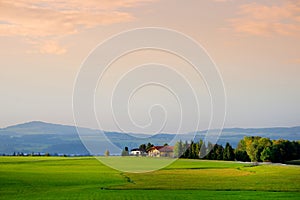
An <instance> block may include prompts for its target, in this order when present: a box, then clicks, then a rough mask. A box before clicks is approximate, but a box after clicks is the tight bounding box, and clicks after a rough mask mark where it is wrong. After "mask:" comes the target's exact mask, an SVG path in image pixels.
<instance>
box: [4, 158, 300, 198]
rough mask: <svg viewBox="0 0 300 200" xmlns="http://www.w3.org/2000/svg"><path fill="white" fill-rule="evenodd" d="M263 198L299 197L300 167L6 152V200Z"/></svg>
mask: <svg viewBox="0 0 300 200" xmlns="http://www.w3.org/2000/svg"><path fill="white" fill-rule="evenodd" d="M116 159H117V158H116ZM126 159H139V158H126ZM142 159H145V158H141V161H142ZM137 161H139V160H137ZM257 197H259V198H260V199H261V198H263V199H299V198H300V167H299V166H275V165H260V166H251V165H249V164H243V163H235V162H222V161H203V160H183V159H180V160H177V161H176V162H174V163H173V164H171V165H170V166H168V167H166V168H164V169H161V170H159V171H154V172H149V173H124V172H119V171H116V170H113V169H111V168H108V167H106V166H105V165H103V164H101V163H100V162H99V161H98V160H97V159H95V158H92V157H81V158H65V157H0V199H185V200H188V199H201V198H202V199H203V198H204V199H233V198H234V199H254V198H255V199H256V198H257Z"/></svg>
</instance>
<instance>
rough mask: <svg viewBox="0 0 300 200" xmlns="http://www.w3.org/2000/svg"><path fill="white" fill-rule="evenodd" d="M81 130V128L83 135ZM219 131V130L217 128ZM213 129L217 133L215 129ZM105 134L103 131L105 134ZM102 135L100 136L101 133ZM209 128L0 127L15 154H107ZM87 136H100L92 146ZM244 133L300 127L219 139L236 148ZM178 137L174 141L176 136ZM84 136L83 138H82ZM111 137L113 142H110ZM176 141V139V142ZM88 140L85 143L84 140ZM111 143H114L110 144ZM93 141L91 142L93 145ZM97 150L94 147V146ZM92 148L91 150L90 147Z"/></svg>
mask: <svg viewBox="0 0 300 200" xmlns="http://www.w3.org/2000/svg"><path fill="white" fill-rule="evenodd" d="M77 130H79V132H80V135H79V134H78V132H77ZM214 131H215V132H217V130H214ZM214 131H213V132H214ZM101 133H103V134H102V135H101ZM98 135H100V136H98ZM205 135H206V131H199V132H196V133H187V134H177V135H176V134H163V133H161V134H156V135H145V134H137V133H120V132H102V131H100V130H94V129H88V128H76V127H75V126H68V125H60V124H51V123H46V122H40V121H32V122H27V123H23V124H18V125H14V126H9V127H6V128H2V129H0V137H1V139H0V154H13V153H14V152H15V153H17V152H23V153H32V152H35V153H37V152H41V153H46V152H48V153H50V154H68V155H72V154H76V155H88V154H99V155H101V154H103V153H104V151H105V149H108V148H110V146H109V145H113V146H114V147H113V148H111V149H109V150H110V152H111V154H115V155H117V154H120V153H121V151H122V149H123V148H124V147H125V146H127V147H129V149H132V148H136V147H138V146H139V145H140V144H143V143H148V142H150V143H153V144H154V145H163V144H165V143H168V144H171V145H172V144H174V142H175V141H177V140H179V139H181V140H183V141H185V140H191V139H193V140H194V141H199V140H200V139H204V137H205ZM84 136H97V137H94V138H96V139H92V140H91V141H92V142H90V143H88V144H89V145H84V144H87V143H86V141H87V139H85V138H83V137H84ZM244 136H261V137H268V138H270V139H280V138H282V139H287V140H300V126H296V127H274V128H225V129H223V130H222V133H221V135H220V137H219V139H218V141H217V143H218V144H222V145H225V143H226V142H229V143H230V144H231V145H232V146H233V147H236V145H237V144H238V142H239V141H240V140H241V139H242V138H243V137H244ZM174 138H175V139H176V140H173V139H174ZM81 139H82V140H81ZM107 139H108V141H109V142H107ZM172 140H173V141H172ZM82 141H85V142H82ZM108 143H111V144H108ZM90 144H91V145H90ZM93 148H94V149H96V150H94V149H93ZM88 149H89V150H90V151H89V150H88Z"/></svg>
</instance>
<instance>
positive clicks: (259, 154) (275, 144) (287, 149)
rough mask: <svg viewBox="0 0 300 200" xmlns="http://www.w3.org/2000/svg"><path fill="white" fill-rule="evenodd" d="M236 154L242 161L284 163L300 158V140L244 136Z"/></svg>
mask: <svg viewBox="0 0 300 200" xmlns="http://www.w3.org/2000/svg"><path fill="white" fill-rule="evenodd" d="M235 156H236V160H240V161H252V162H261V161H268V162H276V163H277V162H280V163H284V162H286V161H289V160H296V159H300V141H289V140H283V139H279V140H270V139H269V138H262V137H257V136H256V137H244V139H242V140H241V141H240V142H239V144H238V146H237V148H236V150H235Z"/></svg>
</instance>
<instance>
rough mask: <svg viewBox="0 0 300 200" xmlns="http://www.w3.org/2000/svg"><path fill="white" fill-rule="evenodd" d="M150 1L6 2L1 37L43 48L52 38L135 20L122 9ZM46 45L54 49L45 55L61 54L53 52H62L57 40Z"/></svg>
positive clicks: (0, 4) (0, 22)
mask: <svg viewBox="0 0 300 200" xmlns="http://www.w3.org/2000/svg"><path fill="white" fill-rule="evenodd" d="M147 1H150V0H143V1H138V0H123V1H121V0H115V1H109V0H102V1H97V0H87V1H80V0H60V1H50V0H31V1H29V0H16V1H10V0H2V1H1V2H0V36H22V37H25V38H27V39H28V38H31V40H34V39H35V38H36V39H38V40H37V41H41V44H40V45H39V46H40V47H41V48H42V47H45V43H46V42H47V41H48V42H49V38H50V41H52V42H53V41H54V40H57V38H60V37H63V36H67V35H71V34H76V33H78V32H80V31H82V30H84V29H87V28H94V27H96V26H99V25H109V24H114V23H122V22H128V21H132V20H134V19H135V18H134V16H133V15H132V14H131V13H128V12H124V11H120V9H121V8H124V7H134V6H138V5H139V4H141V3H142V2H147ZM42 38H45V40H46V42H44V41H42V40H41V39H42ZM35 42H36V41H35ZM35 42H33V43H35ZM46 46H47V47H49V49H50V50H49V51H47V50H45V49H43V48H42V49H41V52H44V53H52V52H57V51H53V50H54V49H56V48H55V47H54V46H56V47H57V49H58V46H59V44H58V43H57V41H56V43H55V45H54V43H52V44H51V45H50V44H48V45H46ZM51 49H52V50H51ZM61 49H63V48H62V47H61ZM59 52H60V53H62V52H65V51H62V50H61V51H59Z"/></svg>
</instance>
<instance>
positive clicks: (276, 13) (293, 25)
mask: <svg viewBox="0 0 300 200" xmlns="http://www.w3.org/2000/svg"><path fill="white" fill-rule="evenodd" d="M237 14H238V17H236V18H234V19H230V20H229V22H230V24H231V27H232V28H233V30H234V31H235V32H238V33H246V34H250V35H260V36H270V35H274V34H278V35H289V36H300V1H299V0H297V1H283V2H281V4H278V5H277V4H276V5H263V4H258V3H251V4H246V5H242V6H241V7H240V8H239V11H238V13H237Z"/></svg>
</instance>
